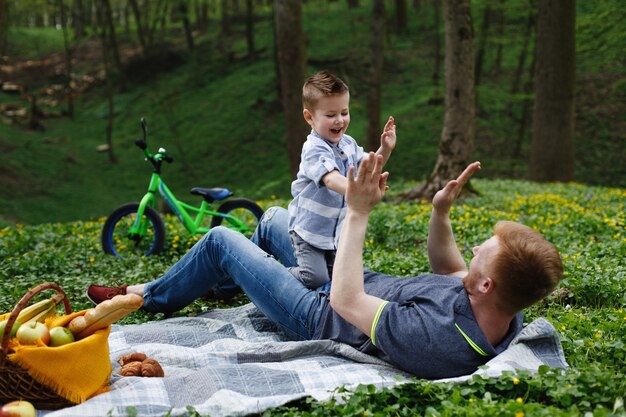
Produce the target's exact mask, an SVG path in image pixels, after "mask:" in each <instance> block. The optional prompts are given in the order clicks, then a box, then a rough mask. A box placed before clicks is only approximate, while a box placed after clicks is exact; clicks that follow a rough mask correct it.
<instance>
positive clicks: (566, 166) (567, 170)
mask: <svg viewBox="0 0 626 417" xmlns="http://www.w3.org/2000/svg"><path fill="white" fill-rule="evenodd" d="M537 7H538V9H537V11H538V13H537V38H536V39H537V41H536V42H537V45H536V52H535V53H536V62H535V106H534V109H533V139H532V143H531V152H530V170H529V171H530V178H531V179H532V180H535V181H571V180H572V179H573V177H574V145H573V137H574V82H575V73H576V60H575V58H576V49H575V24H576V1H575V0H541V1H539V2H537Z"/></svg>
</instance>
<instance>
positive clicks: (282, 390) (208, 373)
mask: <svg viewBox="0 0 626 417" xmlns="http://www.w3.org/2000/svg"><path fill="white" fill-rule="evenodd" d="M109 345H110V353H111V362H112V364H113V374H112V377H111V391H110V392H107V393H104V394H100V395H98V396H96V397H94V398H92V399H90V400H88V401H86V402H84V403H82V404H79V405H76V406H74V407H69V408H65V409H61V410H56V411H39V412H38V415H39V416H44V415H45V416H46V417H101V416H112V417H116V416H128V415H129V413H128V407H133V408H134V409H135V410H136V412H137V415H138V416H146V417H152V416H154V417H156V416H164V415H171V416H181V415H185V414H186V413H187V412H188V409H187V406H192V407H193V408H194V409H195V410H196V411H197V412H199V413H200V414H201V415H211V416H213V417H219V416H241V415H246V414H251V413H261V412H263V411H264V410H266V409H268V408H272V407H276V406H280V405H283V404H286V403H287V402H289V401H292V400H296V399H299V398H303V397H306V396H310V397H313V398H315V399H317V400H320V401H325V400H329V399H330V398H331V397H332V396H333V395H337V393H336V389H337V388H338V387H342V386H345V387H347V388H355V387H356V386H358V385H359V384H373V385H375V386H376V387H379V388H380V387H390V386H393V385H397V384H401V383H406V382H409V381H410V380H411V376H410V375H409V374H407V373H404V372H402V371H400V370H398V369H396V368H394V367H392V366H390V365H388V364H387V363H385V362H383V361H381V360H379V359H377V358H374V357H372V356H369V355H365V354H363V353H361V352H359V351H357V350H356V349H354V348H352V347H350V346H348V345H344V344H341V343H336V342H332V341H329V340H315V341H304V342H291V341H287V340H286V338H285V337H284V335H283V334H281V332H280V331H279V329H278V328H277V327H276V326H275V325H274V324H273V323H272V322H270V321H269V319H267V318H266V317H265V316H264V315H263V314H262V313H261V312H260V311H259V310H258V309H257V308H256V307H254V306H253V305H252V304H248V305H245V306H242V307H236V308H231V309H226V310H213V311H211V312H209V313H206V314H203V315H202V316H199V317H191V318H186V317H180V318H171V319H166V320H161V321H155V322H151V323H145V324H140V325H123V326H113V329H112V331H111V334H110V336H109ZM134 351H140V352H143V353H145V354H146V355H148V356H150V357H152V358H154V359H156V360H158V361H159V362H160V363H161V365H162V366H163V369H164V370H165V378H136V377H120V376H119V373H118V372H119V368H120V366H119V365H118V364H117V363H116V361H117V359H118V358H119V357H120V356H122V355H124V354H126V353H130V352H134ZM541 364H547V365H550V366H552V367H563V368H565V367H567V366H568V365H567V363H566V361H565V357H564V355H563V350H562V348H561V344H560V341H559V336H558V334H557V332H556V330H555V329H554V327H553V326H552V324H550V323H549V322H548V321H547V320H545V319H537V320H535V321H534V322H532V323H531V324H529V325H528V326H526V327H525V328H524V330H523V331H522V332H521V333H520V334H519V335H518V336H517V337H516V339H515V340H514V341H513V342H512V343H511V345H510V346H509V348H508V349H507V350H506V351H505V352H503V353H502V354H500V355H498V356H497V357H496V358H494V359H492V360H491V361H490V362H489V363H488V367H486V368H485V369H480V370H478V371H477V372H480V373H486V374H488V375H490V376H497V375H499V374H501V373H502V372H503V371H505V370H515V369H525V370H531V371H533V370H536V369H537V368H538V367H539V366H540V365H541ZM86 372H88V370H86ZM467 378H470V375H467V376H463V377H459V378H451V379H447V380H446V381H463V380H465V379H467ZM168 413H170V414H168ZM131 415H132V414H131Z"/></svg>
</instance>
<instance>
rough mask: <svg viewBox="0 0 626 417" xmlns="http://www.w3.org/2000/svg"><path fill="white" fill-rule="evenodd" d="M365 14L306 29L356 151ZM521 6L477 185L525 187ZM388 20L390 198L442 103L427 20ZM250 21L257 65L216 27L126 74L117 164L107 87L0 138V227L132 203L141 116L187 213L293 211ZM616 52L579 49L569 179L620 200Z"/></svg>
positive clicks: (44, 50)
mask: <svg viewBox="0 0 626 417" xmlns="http://www.w3.org/2000/svg"><path fill="white" fill-rule="evenodd" d="M362 3H363V5H362V6H361V7H360V8H357V9H353V10H348V9H347V8H346V5H345V2H323V4H320V3H318V2H310V3H307V5H306V6H305V7H304V20H303V22H304V23H303V24H304V26H305V32H306V34H307V37H308V59H309V70H310V71H314V70H318V69H322V68H327V69H329V70H331V71H333V72H335V73H337V74H339V75H340V76H342V77H343V78H344V79H345V80H346V81H347V82H348V84H349V85H350V87H351V93H352V95H351V98H352V102H351V113H352V123H351V126H350V129H349V131H348V133H349V134H351V135H352V136H354V137H355V138H356V139H357V140H358V141H360V142H361V143H364V142H365V137H364V135H365V126H366V123H365V122H366V121H365V114H366V112H365V110H366V109H365V107H366V102H365V97H366V90H365V89H366V82H365V78H366V76H367V56H368V45H369V42H370V41H369V32H370V31H369V29H368V28H369V16H370V7H369V2H362ZM605 3H607V4H612V3H611V2H610V1H609V2H604V3H603V6H602V7H604V9H602V10H604V11H606V8H607V6H606V4H605ZM525 5H526V3H525V2H523V1H521V0H519V1H515V2H513V3H511V5H510V7H509V5H508V4H507V13H509V15H510V20H509V21H508V22H509V24H508V25H507V27H506V28H507V32H506V33H505V34H503V35H502V37H501V38H499V39H498V40H497V42H504V45H505V48H503V56H502V65H501V67H502V69H501V71H500V72H498V73H496V72H494V70H493V68H492V64H493V60H494V57H495V52H494V51H495V49H491V50H489V51H488V52H489V53H488V54H487V55H486V62H485V64H484V65H485V68H486V71H487V72H486V73H485V74H484V75H483V80H484V81H483V83H482V85H481V86H480V87H479V89H478V98H479V101H478V103H479V107H480V110H479V112H478V115H479V116H478V118H477V121H476V125H477V129H476V150H475V152H474V156H475V158H476V159H480V160H481V161H482V162H483V171H482V173H481V175H482V176H485V177H494V176H496V177H508V178H523V177H524V176H525V174H526V159H527V155H528V146H529V145H528V144H529V134H528V128H527V130H526V134H525V135H524V136H523V137H522V139H521V142H520V143H521V147H520V149H521V151H520V153H519V154H515V153H514V152H513V151H512V150H513V149H514V148H515V146H516V145H515V144H516V143H517V141H518V130H519V119H520V115H521V107H522V106H521V104H522V100H523V99H525V98H527V97H526V96H524V95H520V94H517V95H511V94H510V90H511V83H512V76H513V73H514V69H515V66H516V64H517V59H518V54H519V51H520V49H521V45H522V33H523V31H522V28H523V25H524V24H525V22H524V7H525ZM483 6H484V4H483V2H476V3H475V5H474V9H475V10H474V19H475V22H474V26H475V28H479V27H480V19H481V17H482V14H481V10H482V7H483ZM579 9H581V10H580V12H581V13H583V15H582V16H583V17H586V18H587V20H588V21H589V20H591V22H593V21H597V20H598V19H600V18H601V17H602V13H601V11H602V10H600V11H598V10H596V9H594V10H586V8H583V7H582V6H580V7H579ZM392 12H393V11H392V10H388V13H389V23H390V32H389V35H388V36H387V38H386V42H385V81H384V89H383V102H382V111H381V120H383V119H386V117H387V116H388V115H389V114H393V115H394V116H395V119H396V123H397V125H398V146H397V149H396V152H395V153H394V155H393V156H392V158H391V160H390V162H389V164H388V166H387V167H388V169H389V171H390V172H391V178H390V181H391V183H392V185H393V183H394V181H396V182H398V181H402V180H407V179H412V180H421V179H423V178H425V177H426V176H427V175H428V174H429V173H430V171H431V169H432V167H433V165H434V162H435V160H436V157H437V144H438V141H439V135H440V132H441V125H442V121H443V106H442V105H441V104H438V105H437V104H434V105H433V104H429V103H430V102H431V99H433V98H436V97H440V95H441V92H442V86H441V85H440V86H439V87H436V86H433V84H432V80H431V74H432V72H433V65H434V57H433V40H434V36H435V33H434V32H433V24H432V20H433V18H432V8H431V7H430V6H426V5H425V6H422V7H421V8H420V9H414V8H410V9H409V16H408V21H409V27H408V28H407V30H406V31H405V32H404V33H402V34H397V33H395V32H394V31H393V30H392V28H393V20H392V16H393V15H392ZM257 16H258V21H257V23H256V26H255V28H256V29H255V33H256V38H255V42H256V46H257V49H258V50H259V59H258V60H257V61H256V62H255V63H253V64H250V63H248V62H247V61H246V60H245V59H244V57H245V51H246V49H245V43H244V37H243V34H242V30H243V28H242V27H241V24H237V25H236V26H235V32H234V34H233V35H232V36H231V37H229V38H218V36H217V33H216V31H217V26H218V22H212V24H211V28H212V30H210V31H209V32H207V33H205V34H202V35H200V36H198V37H197V38H196V45H197V47H196V48H195V49H194V51H193V52H188V51H186V50H184V42H182V41H180V42H176V43H175V44H174V45H176V46H172V44H170V46H163V48H162V50H164V51H165V50H168V51H170V52H171V54H172V55H170V58H169V59H168V60H167V62H165V63H163V62H161V63H158V62H157V63H155V62H154V61H150V62H149V63H148V64H147V65H143V66H141V65H134V66H131V65H129V66H128V68H131V69H132V71H130V70H129V81H128V83H127V90H126V92H123V93H120V92H118V93H117V94H116V96H115V122H114V127H113V142H114V151H115V155H116V156H117V158H118V163H117V164H111V163H110V162H109V161H108V158H107V155H106V154H104V153H97V152H96V147H97V146H98V145H100V144H102V143H104V142H105V129H106V116H107V102H106V99H105V95H104V86H103V85H102V84H97V85H96V86H95V87H94V88H92V89H91V90H89V91H87V92H86V93H85V94H83V95H81V96H80V97H77V99H76V114H75V117H74V118H73V119H69V118H67V117H58V118H48V119H44V120H42V123H43V125H44V126H45V131H32V130H28V129H25V128H24V127H21V126H16V125H13V126H10V125H6V124H0V160H1V163H0V224H2V223H8V224H10V223H15V222H23V223H31V224H35V223H41V222H48V221H70V220H78V219H83V220H86V219H94V218H100V217H101V216H105V215H107V214H108V213H109V212H110V211H111V210H113V209H114V208H115V207H117V206H119V205H120V204H122V203H124V202H128V201H135V200H138V199H139V198H140V196H141V195H142V193H143V192H145V189H146V187H147V182H148V178H149V173H150V166H149V165H148V164H147V163H145V162H144V161H143V156H142V154H141V153H140V151H139V150H138V149H137V148H136V147H135V146H134V145H133V141H134V139H135V138H136V137H137V136H139V135H140V128H139V119H140V117H142V116H143V117H146V119H147V120H148V124H149V129H150V137H149V143H150V145H151V147H153V148H157V147H165V148H166V149H168V151H170V152H171V153H172V154H173V155H174V157H175V158H176V161H175V163H174V164H173V165H168V166H166V167H165V168H164V178H165V180H166V181H167V182H168V184H169V185H170V188H172V189H173V190H174V191H175V192H176V193H177V195H178V197H179V198H186V199H188V200H189V201H194V198H192V197H191V196H189V197H188V198H187V196H188V190H189V189H190V188H191V187H193V186H206V187H215V186H224V187H228V188H231V189H232V190H234V191H235V192H236V194H237V195H239V196H246V197H251V198H256V199H266V198H270V197H271V196H279V197H288V194H289V183H290V178H289V173H288V161H287V155H286V148H285V138H284V137H283V132H284V127H283V115H282V113H281V111H280V106H279V105H278V94H277V90H276V85H277V82H276V76H275V70H274V64H273V49H272V48H273V47H272V45H273V40H272V37H271V33H272V28H271V16H270V14H269V10H267V9H259V10H257ZM604 18H605V19H606V17H604ZM594 19H595V20H594ZM585 33H586V32H585ZM585 33H583V35H584V36H581V37H579V42H582V43H583V46H584V45H586V44H585V43H584V42H587V43H588V40H589V39H595V38H597V36H602V34H600V35H596V34H593V36H591V35H589V34H585ZM120 36H121V40H120V44H121V45H123V46H125V47H132V46H134V42H135V41H134V37H130V38H129V37H124V36H123V34H122V33H120ZM172 36H174V35H172ZM477 36H478V32H477ZM580 38H582V40H581V39H580ZM175 39H176V38H174V37H172V38H171V40H172V41H174V40H175ZM585 39H587V41H586V40H585ZM9 41H10V43H9V46H10V49H9V53H10V56H11V59H13V60H17V59H19V58H24V59H25V58H34V57H36V56H42V55H47V54H49V53H51V52H54V51H60V50H62V41H61V34H60V31H54V30H52V29H50V30H42V29H16V28H11V30H10V38H9ZM90 42H91V43H89V44H87V45H82V46H83V51H85V50H86V51H88V52H90V53H85V54H84V55H80V59H78V60H77V61H78V63H77V70H78V71H79V73H87V72H90V71H93V70H94V68H96V67H97V66H98V65H99V62H100V58H99V54H98V53H97V41H95V40H94V41H90ZM611 45H612V44H611ZM616 48H617V49H619V47H613V49H611V53H612V54H608V53H606V52H602V51H601V50H597V53H596V54H591V53H589V52H588V51H587V52H584V51H585V50H584V49H581V51H582V52H581V54H580V56H579V60H580V61H581V63H580V68H581V69H580V71H579V73H580V75H579V82H578V86H579V91H578V97H577V100H578V102H579V104H578V113H577V136H576V158H577V159H576V174H575V175H576V180H577V181H579V182H583V183H590V184H604V185H612V186H622V187H623V186H626V153H625V152H624V151H623V149H624V146H626V138H625V134H624V129H623V126H624V122H625V117H626V116H625V113H626V112H624V107H625V105H624V103H625V100H624V97H626V96H625V94H626V88H625V87H624V86H625V85H626V82H625V81H624V80H625V79H626V78H625V77H626V75H625V73H626V72H625V70H624V67H623V66H620V65H617V64H616V62H617V63H619V61H620V59H621V58H619V54H617V55H615V49H616ZM529 54H530V53H529ZM614 55H615V56H617V58H616V57H615V56H614ZM605 57H608V58H606V59H605ZM610 57H613V58H612V59H609V58H610ZM529 60H530V55H529V57H528V60H527V62H529ZM598 60H601V61H603V62H604V64H598V62H597V61H598ZM174 64H176V65H174ZM490 68H491V69H490ZM442 78H443V75H442ZM39 82H40V83H41V84H42V85H43V84H45V82H46V80H45V79H44V77H41V79H40V80H39ZM7 102H10V103H15V102H20V99H19V98H17V97H16V96H11V95H8V94H4V93H0V103H7ZM21 102H22V103H24V100H21ZM509 108H510V109H511V113H510V114H509ZM52 110H56V111H59V110H60V108H57V109H52Z"/></svg>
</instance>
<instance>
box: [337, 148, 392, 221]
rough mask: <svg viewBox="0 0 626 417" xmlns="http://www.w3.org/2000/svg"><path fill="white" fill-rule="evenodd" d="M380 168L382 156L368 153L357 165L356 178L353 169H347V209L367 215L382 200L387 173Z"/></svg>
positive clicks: (385, 187)
mask: <svg viewBox="0 0 626 417" xmlns="http://www.w3.org/2000/svg"><path fill="white" fill-rule="evenodd" d="M382 166H383V157H382V155H376V154H375V153H374V152H370V153H369V155H367V156H366V157H365V158H363V160H362V161H361V163H360V164H359V169H358V171H357V176H356V178H355V177H354V167H350V168H349V169H348V175H347V179H348V188H347V190H346V202H347V203H348V208H349V209H351V210H353V211H356V212H360V213H366V214H367V213H369V212H370V211H371V210H372V208H374V206H375V205H376V204H377V203H378V202H379V201H380V200H381V199H382V198H383V196H384V195H385V191H386V189H387V177H388V176H389V173H388V172H381V171H382Z"/></svg>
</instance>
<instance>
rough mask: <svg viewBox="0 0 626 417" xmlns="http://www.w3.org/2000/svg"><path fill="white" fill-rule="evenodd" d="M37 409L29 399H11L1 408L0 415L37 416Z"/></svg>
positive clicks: (4, 416) (7, 416)
mask: <svg viewBox="0 0 626 417" xmlns="http://www.w3.org/2000/svg"><path fill="white" fill-rule="evenodd" d="M36 415H37V411H35V407H33V405H32V404H31V403H29V402H28V401H22V400H20V401H11V402H10V403H6V404H5V405H4V406H3V407H2V408H1V409H0V417H35V416H36Z"/></svg>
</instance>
